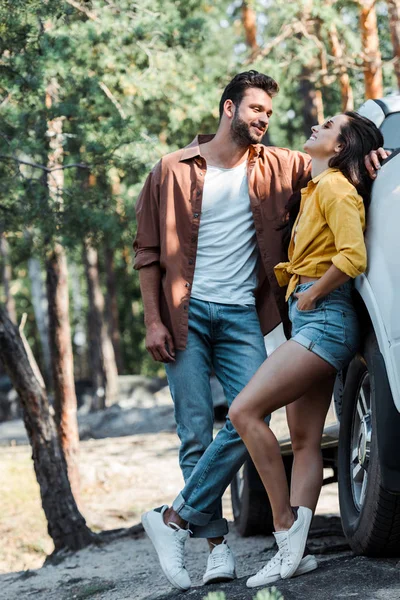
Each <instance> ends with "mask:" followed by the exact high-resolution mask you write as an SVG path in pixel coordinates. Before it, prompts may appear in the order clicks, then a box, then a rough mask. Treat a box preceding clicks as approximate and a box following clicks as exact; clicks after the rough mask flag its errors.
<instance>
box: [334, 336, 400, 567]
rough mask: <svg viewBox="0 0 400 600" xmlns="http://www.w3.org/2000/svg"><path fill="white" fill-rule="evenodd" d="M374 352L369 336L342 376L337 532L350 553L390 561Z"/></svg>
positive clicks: (390, 515)
mask: <svg viewBox="0 0 400 600" xmlns="http://www.w3.org/2000/svg"><path fill="white" fill-rule="evenodd" d="M377 353H379V346H378V343H377V340H376V337H375V334H374V333H373V332H372V333H370V334H369V335H368V337H367V338H366V343H365V348H364V351H363V353H362V355H357V356H356V357H355V358H354V359H353V360H352V362H351V364H350V366H349V369H348V372H347V376H346V383H345V387H344V394H343V404H342V414H341V420H340V434H339V452H338V481H339V501H340V513H341V518H342V525H343V530H344V533H345V535H346V538H347V541H348V542H349V544H350V547H351V548H352V550H353V551H354V552H355V553H356V554H366V555H369V556H390V555H396V554H397V555H398V554H399V551H400V550H399V549H400V496H398V495H395V494H391V493H389V492H387V491H386V490H385V489H384V488H383V487H382V476H381V469H380V463H379V448H378V443H377V427H376V395H377V391H376V390H377V386H379V385H382V378H384V377H386V378H387V374H386V371H385V373H378V372H376V371H374V369H373V368H372V365H373V364H376V361H375V362H374V357H376V354H377ZM382 364H384V363H383V361H382ZM383 368H384V367H383ZM388 390H390V388H389V386H388ZM392 401H393V400H392Z"/></svg>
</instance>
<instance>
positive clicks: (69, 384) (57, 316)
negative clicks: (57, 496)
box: [46, 81, 79, 501]
mask: <svg viewBox="0 0 400 600" xmlns="http://www.w3.org/2000/svg"><path fill="white" fill-rule="evenodd" d="M57 100H58V85H57V82H56V81H52V83H51V84H49V86H48V88H47V93H46V107H47V108H50V107H51V106H52V103H53V101H57ZM62 121H63V119H62V117H56V118H54V119H52V120H50V121H48V123H47V136H48V138H49V147H50V151H49V156H48V167H49V168H54V167H60V166H61V165H62V161H63V145H62V142H63V134H62ZM63 187H64V171H63V170H62V169H60V168H59V169H57V170H55V171H52V172H49V173H48V176H47V188H48V194H49V200H50V203H51V205H52V206H55V205H57V203H58V204H59V205H60V206H61V207H62V199H63V196H62V193H63ZM46 270H47V281H46V285H47V301H48V307H49V340H50V349H51V354H52V374H53V384H54V398H55V411H56V423H57V428H58V433H59V436H60V442H61V447H62V449H63V451H64V456H65V460H66V462H67V467H68V476H69V478H70V483H71V488H72V491H73V493H74V495H75V498H76V499H77V501H78V499H79V469H78V454H79V433H78V422H77V400H76V393H75V383H74V365H73V353H72V341H71V327H70V322H69V297H68V269H67V259H66V256H65V252H64V249H63V247H62V246H61V244H60V243H59V242H57V241H56V242H54V244H53V248H52V249H51V250H50V252H49V254H48V257H47V262H46Z"/></svg>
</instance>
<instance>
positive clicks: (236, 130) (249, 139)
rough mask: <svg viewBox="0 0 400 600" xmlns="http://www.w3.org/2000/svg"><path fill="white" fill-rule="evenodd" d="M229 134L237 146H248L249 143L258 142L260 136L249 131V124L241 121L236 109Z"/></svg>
mask: <svg viewBox="0 0 400 600" xmlns="http://www.w3.org/2000/svg"><path fill="white" fill-rule="evenodd" d="M231 135H232V139H233V141H234V142H235V143H236V144H237V145H238V146H245V147H247V146H250V144H259V143H260V142H261V139H262V136H261V137H260V136H256V135H255V134H252V133H251V130H250V126H249V125H247V123H246V122H245V121H243V120H242V119H241V118H240V117H239V115H238V112H237V111H236V113H235V115H234V117H233V119H232V123H231Z"/></svg>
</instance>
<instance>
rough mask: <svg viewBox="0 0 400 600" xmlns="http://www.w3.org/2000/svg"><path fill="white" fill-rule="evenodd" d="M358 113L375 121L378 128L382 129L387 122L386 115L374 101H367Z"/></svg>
mask: <svg viewBox="0 0 400 600" xmlns="http://www.w3.org/2000/svg"><path fill="white" fill-rule="evenodd" d="M357 112H358V113H359V114H360V115H362V116H363V117H367V119H370V120H371V121H373V122H374V123H375V125H376V126H377V127H380V126H381V125H382V123H383V121H384V120H385V113H384V112H383V110H382V108H381V107H380V106H379V105H378V104H377V103H376V102H374V100H367V101H366V102H364V104H362V105H361V106H360V108H359V109H358V111H357Z"/></svg>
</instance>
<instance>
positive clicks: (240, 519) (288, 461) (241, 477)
mask: <svg viewBox="0 0 400 600" xmlns="http://www.w3.org/2000/svg"><path fill="white" fill-rule="evenodd" d="M292 462H293V459H292V457H291V456H285V457H284V463H285V469H286V473H287V475H288V482H289V484H290V474H291V468H292ZM231 498H232V510H233V516H234V521H235V525H236V529H237V531H238V533H239V535H241V536H242V537H248V536H250V535H271V534H272V532H273V530H274V527H273V522H272V511H271V505H270V503H269V500H268V495H267V492H266V491H265V488H264V486H263V484H262V481H261V479H260V477H259V475H258V473H257V470H256V468H255V466H254V464H253V462H252V461H251V460H250V459H248V460H247V461H246V462H245V464H244V465H243V467H242V468H241V469H240V471H238V473H237V474H236V476H235V478H234V479H233V481H232V483H231Z"/></svg>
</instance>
